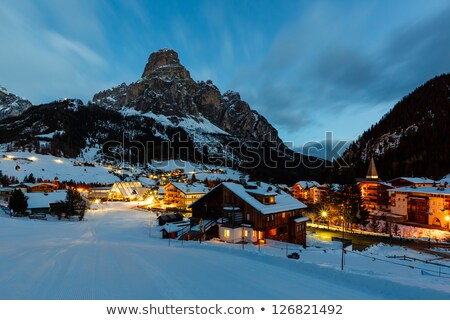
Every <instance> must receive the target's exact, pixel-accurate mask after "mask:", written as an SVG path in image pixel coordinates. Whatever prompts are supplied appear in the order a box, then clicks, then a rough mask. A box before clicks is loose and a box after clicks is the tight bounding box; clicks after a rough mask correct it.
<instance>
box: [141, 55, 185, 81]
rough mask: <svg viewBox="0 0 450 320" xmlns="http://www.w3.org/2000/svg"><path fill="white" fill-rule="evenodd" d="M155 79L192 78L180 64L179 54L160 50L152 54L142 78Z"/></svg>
mask: <svg viewBox="0 0 450 320" xmlns="http://www.w3.org/2000/svg"><path fill="white" fill-rule="evenodd" d="M154 77H166V78H180V79H190V78H191V76H190V74H189V71H187V70H186V68H185V67H184V66H183V65H182V64H180V60H179V59H178V53H176V52H175V51H174V50H172V49H160V50H158V51H156V52H153V53H152V54H150V57H149V58H148V62H147V65H146V66H145V69H144V73H143V74H142V78H147V79H150V78H154Z"/></svg>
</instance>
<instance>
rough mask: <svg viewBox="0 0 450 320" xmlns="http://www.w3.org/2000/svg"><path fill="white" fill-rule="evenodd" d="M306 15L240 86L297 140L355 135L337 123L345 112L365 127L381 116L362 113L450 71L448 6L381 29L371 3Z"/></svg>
mask: <svg viewBox="0 0 450 320" xmlns="http://www.w3.org/2000/svg"><path fill="white" fill-rule="evenodd" d="M302 9H303V10H302V11H301V12H299V13H298V19H297V20H296V21H294V22H291V23H290V24H288V25H287V26H286V27H285V28H284V29H282V30H281V31H280V32H279V33H278V34H277V36H276V38H275V39H274V41H273V43H272V47H271V49H270V51H269V52H268V54H267V56H266V58H265V59H264V61H263V62H262V63H261V64H260V65H259V66H258V67H256V68H253V69H250V70H248V71H247V72H241V74H240V75H239V77H238V78H236V80H235V83H236V85H237V87H238V90H241V91H242V92H243V96H244V97H246V96H247V97H250V100H251V102H252V105H253V106H254V107H256V108H258V110H260V111H261V112H262V113H263V114H264V115H265V116H266V117H267V118H268V119H269V121H271V122H272V123H274V124H275V125H276V126H277V127H278V128H280V131H282V132H285V133H287V134H288V135H290V136H295V135H297V136H298V137H299V140H300V139H302V138H301V136H304V135H305V134H307V132H308V131H310V130H311V129H312V128H314V129H315V130H321V131H323V132H325V131H330V130H331V131H340V132H341V135H342V133H343V132H345V131H347V132H350V130H345V129H344V130H342V129H343V128H342V127H340V129H339V130H336V126H335V125H334V124H337V121H336V119H335V118H336V117H337V116H338V115H339V114H343V113H352V114H353V116H352V117H351V118H349V119H348V120H349V121H354V122H360V121H364V122H365V123H367V124H366V128H368V127H369V126H370V124H373V123H374V122H375V121H377V120H378V119H379V117H378V118H371V119H368V118H366V119H363V118H362V117H359V115H362V114H363V113H362V111H363V110H364V109H367V108H373V107H375V106H376V107H377V108H378V111H379V108H380V105H383V104H384V111H387V109H388V108H389V107H392V102H393V101H395V100H399V99H400V98H401V97H402V96H404V95H406V94H407V93H408V92H409V91H411V90H413V89H414V88H415V87H417V86H418V85H420V84H421V83H423V82H424V81H426V80H428V79H429V78H431V77H433V76H434V75H436V74H440V73H444V72H449V71H450V60H449V59H448V57H449V56H450V33H449V32H448V30H450V19H448V17H449V16H450V8H449V7H448V6H447V9H445V10H443V11H442V12H440V13H436V12H432V13H431V14H428V15H425V18H422V19H417V20H416V19H415V17H416V15H412V16H409V17H408V15H407V14H406V15H405V16H406V18H405V17H403V18H402V19H403V20H402V19H398V20H399V21H394V20H392V21H386V22H384V24H383V22H382V21H380V20H379V19H380V18H381V17H382V14H380V12H381V11H373V10H381V9H382V8H381V9H380V8H378V9H377V8H375V7H374V5H373V3H366V2H364V3H362V4H359V5H356V6H344V5H339V6H337V5H334V6H333V5H330V3H327V5H324V4H323V3H313V4H311V6H309V7H307V8H302ZM358 10H359V11H358ZM406 11H407V10H406ZM357 12H359V13H358V14H357ZM406 13H407V12H406ZM361 15H362V17H361ZM375 28H378V29H379V30H373V29H375ZM242 75H244V76H242ZM245 75H247V76H245ZM380 116H381V114H380ZM314 119H321V120H317V121H311V120H314ZM349 127H351V125H350V126H349ZM347 129H348V128H347ZM341 138H348V136H347V137H341Z"/></svg>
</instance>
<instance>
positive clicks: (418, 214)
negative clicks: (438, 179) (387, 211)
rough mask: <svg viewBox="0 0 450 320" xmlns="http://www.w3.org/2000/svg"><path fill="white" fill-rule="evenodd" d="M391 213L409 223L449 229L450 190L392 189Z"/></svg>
mask: <svg viewBox="0 0 450 320" xmlns="http://www.w3.org/2000/svg"><path fill="white" fill-rule="evenodd" d="M389 195H390V198H391V212H392V213H393V214H397V215H401V216H403V218H404V219H405V220H407V221H411V222H417V223H421V224H426V225H434V226H440V227H447V228H448V223H449V220H450V188H444V187H416V186H409V187H402V188H396V189H390V190H389Z"/></svg>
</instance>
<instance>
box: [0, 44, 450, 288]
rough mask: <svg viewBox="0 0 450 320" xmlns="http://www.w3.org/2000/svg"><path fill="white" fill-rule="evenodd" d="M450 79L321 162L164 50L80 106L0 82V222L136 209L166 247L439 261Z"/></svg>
mask: <svg viewBox="0 0 450 320" xmlns="http://www.w3.org/2000/svg"><path fill="white" fill-rule="evenodd" d="M449 86H450V74H443V75H440V76H436V77H435V78H433V79H431V80H429V81H428V82H426V83H424V84H423V85H422V86H420V87H418V88H417V89H416V90H414V91H413V92H411V93H410V94H409V95H407V96H405V97H404V98H403V99H402V100H401V101H399V102H398V103H397V104H395V106H393V107H392V109H391V110H390V111H389V112H388V113H387V114H385V115H384V116H383V117H382V118H381V119H380V120H379V121H378V122H377V123H374V124H373V125H372V126H371V127H370V128H369V129H368V130H367V131H365V132H364V133H362V134H361V135H360V137H359V138H358V139H357V140H356V141H354V142H352V143H351V144H350V145H349V146H348V148H347V149H346V150H345V151H344V152H343V153H342V154H340V155H339V157H337V158H334V159H329V160H323V159H319V158H316V157H313V156H310V155H308V154H302V153H299V152H296V151H293V150H291V149H290V148H289V147H287V146H286V145H285V144H284V142H283V141H282V140H281V139H280V137H279V136H278V132H277V130H276V129H275V128H274V127H273V126H272V125H271V124H270V123H269V122H268V121H267V120H266V118H265V117H264V116H263V115H261V114H259V113H258V112H257V111H255V110H253V109H251V107H250V106H249V104H248V103H247V102H245V101H243V100H241V97H240V95H239V93H237V92H232V91H227V92H225V93H221V92H220V91H219V89H218V88H217V87H216V86H215V85H214V84H213V83H212V81H210V80H208V81H195V80H193V79H192V78H191V75H190V72H189V71H188V70H187V69H186V68H185V67H184V66H183V65H182V64H181V63H180V60H179V57H178V54H177V52H175V51H173V50H171V49H161V50H159V51H156V52H153V53H151V55H150V57H149V58H148V62H147V64H146V66H145V68H144V71H143V73H142V76H141V78H140V79H139V80H137V81H136V82H133V83H131V84H125V83H122V84H119V85H118V86H116V87H113V88H111V89H107V90H104V91H101V92H98V93H97V94H95V95H94V96H93V97H92V100H91V101H89V102H88V103H87V104H84V103H83V102H82V101H81V100H78V99H71V98H63V99H61V100H58V101H53V102H50V103H46V104H42V105H32V104H31V103H30V102H29V101H27V100H26V99H23V98H20V97H18V96H16V95H14V94H13V93H9V92H8V91H7V90H6V89H5V88H2V89H1V91H0V184H1V185H0V215H1V216H2V219H0V224H2V223H3V221H6V220H5V219H9V220H8V221H10V220H11V221H12V220H14V221H16V220H17V221H19V220H20V221H25V220H26V221H29V223H34V224H36V226H44V225H45V224H55V225H64V224H69V225H82V224H89V223H91V222H92V221H93V220H95V219H96V218H95V217H99V216H100V215H106V216H107V215H108V212H110V211H114V210H115V208H119V209H120V210H122V211H121V212H122V214H123V215H125V216H126V215H127V214H131V213H132V212H137V213H139V214H144V215H145V217H146V218H145V229H146V230H148V232H149V233H150V237H151V238H156V239H157V240H158V241H160V243H161V244H162V245H163V246H167V247H168V246H179V247H180V248H181V245H182V243H183V245H184V246H188V245H189V244H191V245H194V244H195V245H197V244H198V245H202V246H205V245H206V244H208V245H211V246H219V247H220V246H227V247H234V248H235V249H236V250H237V249H239V250H240V249H241V248H244V249H245V250H249V248H255V250H256V251H257V252H262V251H261V250H264V249H267V250H269V249H270V248H278V249H276V250H278V251H276V252H279V251H280V252H281V253H280V254H281V255H282V256H283V257H284V260H285V261H290V262H295V261H298V262H299V263H300V262H302V260H303V258H304V257H305V259H307V254H308V252H309V251H308V250H316V249H317V248H319V249H318V250H319V251H321V252H322V251H324V252H326V251H327V250H337V252H338V254H339V255H340V254H342V263H341V261H340V260H339V262H338V265H337V266H336V269H341V270H345V267H346V266H345V263H344V256H345V259H347V258H349V255H351V254H352V253H354V254H358V252H362V253H363V254H369V253H367V250H368V248H369V247H371V246H377V245H380V244H381V245H388V246H399V247H400V248H408V250H410V249H414V250H416V251H419V252H423V253H424V254H425V253H426V254H430V253H431V252H433V254H435V255H433V257H434V258H433V259H434V260H433V259H430V260H429V261H428V263H429V265H431V264H432V263H437V262H439V261H440V259H444V260H445V259H447V261H448V259H449V257H450V255H449V254H448V250H449V249H450V232H449V230H450V225H449V224H450V183H449V182H450V175H449V174H450V166H449V164H450V151H449V150H450V148H448V136H449V133H450V132H449V129H450V127H449V123H450V89H449V88H450V87H449ZM375 121H376V120H375ZM375 121H374V122H375ZM318 163H319V165H317V164H318ZM124 208H125V209H124ZM119 209H117V210H119ZM98 219H99V218H98ZM155 241H156V240H155ZM318 243H319V244H318ZM320 243H328V244H326V245H324V246H325V247H321V245H320ZM326 246H331V248H332V249H326V248H328V247H326ZM186 250H187V249H186ZM258 250H259V251H258ZM405 250H406V249H405ZM433 250H434V251H433ZM341 251H342V252H341ZM277 254H278V253H277ZM322 254H324V253H323V252H322ZM402 256H403V255H402ZM406 256H407V254H406V255H405V257H406ZM391 258H392V257H391ZM339 259H340V258H339ZM361 259H363V258H361ZM386 259H387V258H386ZM405 259H406V258H405ZM391 260H393V261H394V260H395V261H397V260H396V259H391ZM411 261H412V260H411ZM416 262H417V261H416ZM442 264H443V265H444V262H442ZM448 265H449V266H450V264H448ZM442 269H443V270H442V271H443V273H442V274H445V272H447V273H448V272H449V270H447V267H442ZM376 272H378V271H376ZM439 275H440V276H441V273H440V274H439ZM433 276H436V277H438V276H437V274H433ZM447 280H448V279H447Z"/></svg>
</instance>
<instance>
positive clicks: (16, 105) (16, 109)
mask: <svg viewBox="0 0 450 320" xmlns="http://www.w3.org/2000/svg"><path fill="white" fill-rule="evenodd" d="M29 107H31V102H30V101H28V100H25V99H23V98H20V97H18V96H16V95H14V94H12V93H9V92H8V91H7V90H6V89H5V88H4V87H2V86H0V120H2V119H4V118H8V117H15V116H18V115H19V114H21V113H22V112H24V111H25V110H27V109H28V108H29Z"/></svg>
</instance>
